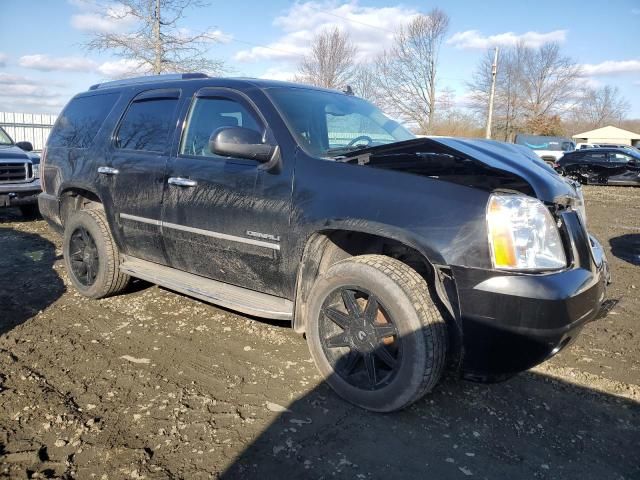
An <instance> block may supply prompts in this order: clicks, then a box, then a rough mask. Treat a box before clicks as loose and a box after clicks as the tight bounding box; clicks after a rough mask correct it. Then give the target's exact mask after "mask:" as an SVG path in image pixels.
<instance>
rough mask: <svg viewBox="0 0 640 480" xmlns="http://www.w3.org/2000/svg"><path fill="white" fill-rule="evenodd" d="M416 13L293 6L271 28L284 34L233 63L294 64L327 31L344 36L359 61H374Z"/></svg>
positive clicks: (314, 4) (238, 56)
mask: <svg viewBox="0 0 640 480" xmlns="http://www.w3.org/2000/svg"><path fill="white" fill-rule="evenodd" d="M417 14H418V12H417V11H416V10H414V9H412V8H409V7H404V6H394V7H380V8H378V7H364V6H360V5H359V4H358V1H357V0H354V1H352V2H349V3H345V4H341V5H338V4H336V3H335V2H333V1H320V2H316V1H311V2H304V3H295V4H293V5H292V6H291V7H290V8H289V9H288V10H286V11H285V12H284V13H283V14H282V15H280V16H279V17H277V18H276V19H275V20H274V22H273V24H274V26H276V27H279V28H280V29H282V31H283V32H284V34H283V35H282V36H281V37H280V38H278V39H277V40H275V41H273V42H271V43H269V44H268V45H266V46H255V47H253V48H250V49H246V50H241V51H239V52H238V53H236V55H235V59H236V60H238V61H241V62H250V61H258V60H283V61H297V60H299V58H300V57H301V56H303V55H305V54H307V53H308V51H309V47H310V41H311V39H312V38H313V37H314V36H315V35H317V34H318V33H320V32H321V31H323V30H326V29H332V28H339V29H340V30H342V31H344V32H347V33H348V34H349V35H350V37H351V40H352V41H353V43H354V44H355V45H356V47H357V48H358V50H359V51H360V56H361V58H360V60H367V59H371V58H373V57H374V56H375V55H376V54H378V53H380V51H381V50H382V49H384V48H387V47H389V46H390V45H391V42H392V40H393V35H394V32H395V31H396V30H397V29H398V28H399V27H400V26H401V25H403V24H406V23H407V22H408V21H409V20H411V19H412V18H413V17H415V16H416V15H417Z"/></svg>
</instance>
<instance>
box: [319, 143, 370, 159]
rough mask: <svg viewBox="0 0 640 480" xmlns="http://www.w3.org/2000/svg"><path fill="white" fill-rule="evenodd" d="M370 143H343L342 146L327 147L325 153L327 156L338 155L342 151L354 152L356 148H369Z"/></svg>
mask: <svg viewBox="0 0 640 480" xmlns="http://www.w3.org/2000/svg"><path fill="white" fill-rule="evenodd" d="M370 146H371V145H344V146H342V147H335V148H330V149H328V150H327V151H326V152H325V154H326V155H327V156H328V157H332V156H334V155H335V156H338V155H341V154H343V153H349V152H355V151H356V150H363V149H365V148H369V147H370Z"/></svg>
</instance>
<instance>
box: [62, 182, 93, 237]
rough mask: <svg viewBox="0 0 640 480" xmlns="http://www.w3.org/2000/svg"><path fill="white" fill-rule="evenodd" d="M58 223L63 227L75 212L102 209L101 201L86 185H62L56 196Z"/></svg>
mask: <svg viewBox="0 0 640 480" xmlns="http://www.w3.org/2000/svg"><path fill="white" fill-rule="evenodd" d="M58 198H59V204H60V222H61V224H62V226H63V227H64V224H65V222H66V220H67V219H68V218H69V216H70V215H71V214H72V213H73V212H75V211H77V210H89V209H92V210H93V209H104V206H103V202H102V199H101V198H100V196H99V195H98V193H97V192H95V191H94V190H93V189H92V188H91V187H88V186H86V185H74V184H70V185H64V186H62V187H61V189H60V193H59V194H58Z"/></svg>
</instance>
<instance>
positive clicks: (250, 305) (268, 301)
mask: <svg viewBox="0 0 640 480" xmlns="http://www.w3.org/2000/svg"><path fill="white" fill-rule="evenodd" d="M123 258H124V261H123V262H122V264H121V265H120V271H121V272H123V273H126V274H128V275H131V276H132V277H136V278H140V279H142V280H146V281H148V282H151V283H156V284H158V285H161V286H163V287H166V288H168V289H170V290H175V291H177V292H180V293H184V294H185V295H189V296H191V297H195V298H198V299H200V300H204V301H205V302H209V303H214V304H216V305H220V306H222V307H225V308H229V309H231V310H236V311H238V312H242V313H246V314H247V315H254V316H256V317H263V318H272V319H275V320H291V319H292V318H293V302H291V301H290V300H287V299H286V298H280V297H275V296H273V295H268V294H266V293H260V292H255V291H253V290H248V289H246V288H242V287H237V286H235V285H229V284H228V283H223V282H219V281H217V280H211V279H209V278H205V277H201V276H199V275H193V274H192V273H187V272H183V271H181V270H176V269H175V268H171V267H166V266H164V265H158V264H157V263H152V262H147V261H146V260H140V259H139V258H133V257H128V256H124V255H123Z"/></svg>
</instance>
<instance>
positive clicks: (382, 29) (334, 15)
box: [307, 4, 396, 34]
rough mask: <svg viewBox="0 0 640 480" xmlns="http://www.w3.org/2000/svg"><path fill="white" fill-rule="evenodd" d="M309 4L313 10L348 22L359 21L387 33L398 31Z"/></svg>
mask: <svg viewBox="0 0 640 480" xmlns="http://www.w3.org/2000/svg"><path fill="white" fill-rule="evenodd" d="M307 6H308V7H309V8H311V9H313V10H316V11H318V12H320V13H324V14H325V15H330V16H332V17H336V18H340V19H342V20H346V21H347V22H351V23H359V24H360V25H364V26H365V27H370V28H375V29H376V30H381V31H383V32H387V33H392V34H395V33H396V32H394V31H393V30H389V29H387V28H383V27H378V26H376V25H371V24H370V23H365V22H361V21H359V20H354V19H352V18H347V17H343V16H341V15H336V14H335V13H331V12H327V11H326V10H322V9H320V8H318V7H314V6H313V5H309V4H307Z"/></svg>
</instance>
